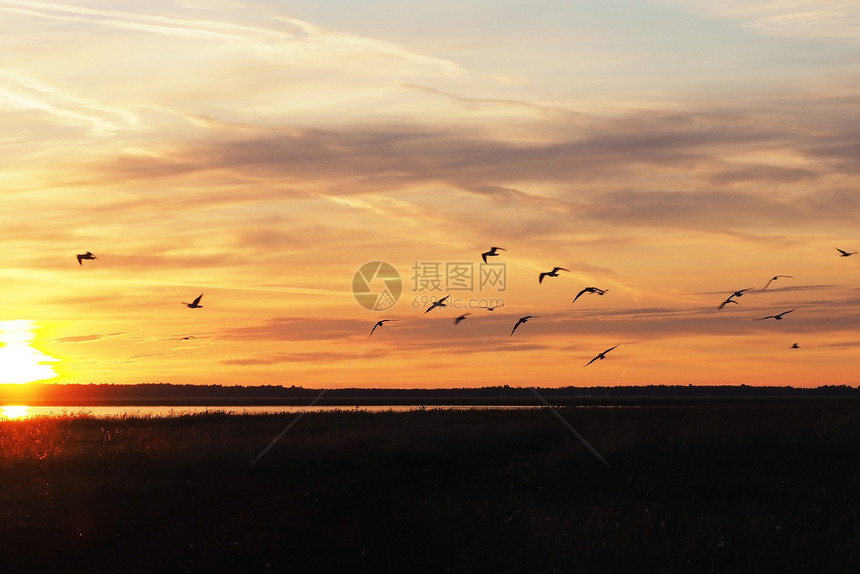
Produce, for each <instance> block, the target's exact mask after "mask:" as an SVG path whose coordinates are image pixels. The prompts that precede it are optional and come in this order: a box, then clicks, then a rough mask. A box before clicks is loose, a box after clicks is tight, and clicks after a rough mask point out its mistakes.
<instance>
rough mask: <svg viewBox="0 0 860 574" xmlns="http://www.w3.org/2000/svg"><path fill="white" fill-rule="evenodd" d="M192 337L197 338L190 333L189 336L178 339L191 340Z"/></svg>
mask: <svg viewBox="0 0 860 574" xmlns="http://www.w3.org/2000/svg"><path fill="white" fill-rule="evenodd" d="M191 339H196V337H195V336H194V335H188V336H187V337H182V338H180V339H178V340H179V341H189V340H191Z"/></svg>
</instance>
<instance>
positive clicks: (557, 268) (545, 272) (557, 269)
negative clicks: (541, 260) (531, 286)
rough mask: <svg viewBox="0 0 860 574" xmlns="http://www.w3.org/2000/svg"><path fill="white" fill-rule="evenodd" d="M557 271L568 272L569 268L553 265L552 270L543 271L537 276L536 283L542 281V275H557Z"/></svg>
mask: <svg viewBox="0 0 860 574" xmlns="http://www.w3.org/2000/svg"><path fill="white" fill-rule="evenodd" d="M559 271H567V272H570V269H565V268H564V267H553V268H552V271H544V272H543V273H541V274H540V276H539V277H538V283H543V278H544V277H558V272H559Z"/></svg>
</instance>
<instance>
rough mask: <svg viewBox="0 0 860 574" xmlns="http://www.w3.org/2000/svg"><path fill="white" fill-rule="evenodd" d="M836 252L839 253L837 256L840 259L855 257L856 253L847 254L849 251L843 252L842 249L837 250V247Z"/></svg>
mask: <svg viewBox="0 0 860 574" xmlns="http://www.w3.org/2000/svg"><path fill="white" fill-rule="evenodd" d="M836 251H838V252H839V253H840V255H839V256H840V257H850V256H851V255H857V252H856V251H850V252H849V251H845V250H844V249H839V248H838V247H837V248H836Z"/></svg>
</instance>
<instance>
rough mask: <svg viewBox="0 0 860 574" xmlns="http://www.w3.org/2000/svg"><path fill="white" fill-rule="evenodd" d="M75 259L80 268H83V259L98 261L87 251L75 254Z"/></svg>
mask: <svg viewBox="0 0 860 574" xmlns="http://www.w3.org/2000/svg"><path fill="white" fill-rule="evenodd" d="M77 258H78V265H80V266H82V267H83V265H84V262H83V261H84V259H88V260H92V259H98V257H96V256H95V255H93V254H92V253H91V252H89V251H87V252H86V253H78V254H77Z"/></svg>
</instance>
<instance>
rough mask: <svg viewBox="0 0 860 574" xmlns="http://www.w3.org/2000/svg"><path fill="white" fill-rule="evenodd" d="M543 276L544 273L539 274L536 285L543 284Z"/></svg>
mask: <svg viewBox="0 0 860 574" xmlns="http://www.w3.org/2000/svg"><path fill="white" fill-rule="evenodd" d="M545 275H546V273H541V274H540V277H538V283H543V278H544V276H545Z"/></svg>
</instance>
